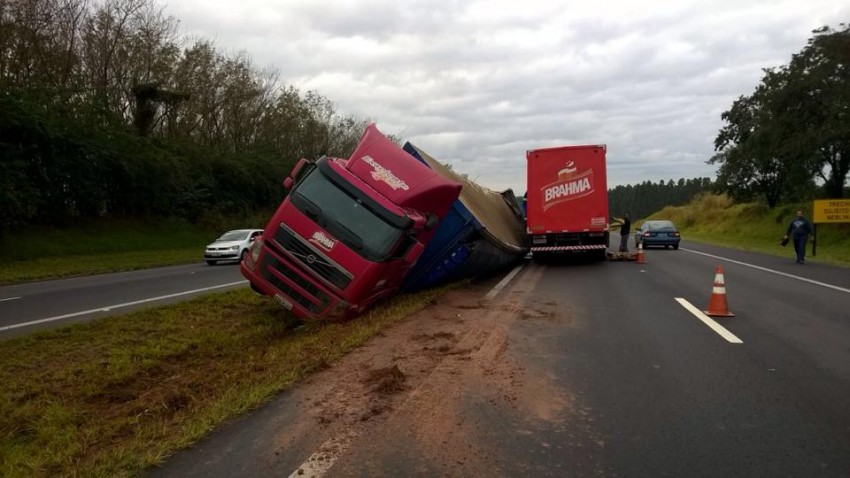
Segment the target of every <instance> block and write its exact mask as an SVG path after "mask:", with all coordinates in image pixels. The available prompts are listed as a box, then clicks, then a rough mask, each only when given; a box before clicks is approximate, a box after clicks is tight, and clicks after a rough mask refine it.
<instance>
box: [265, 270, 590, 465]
mask: <svg viewBox="0 0 850 478" xmlns="http://www.w3.org/2000/svg"><path fill="white" fill-rule="evenodd" d="M541 275H542V268H540V267H535V266H531V267H529V269H527V270H525V271H523V277H522V280H521V281H514V284H512V285H511V287H509V288H507V289H506V290H505V291H502V292H501V293H500V294H498V295H497V297H495V298H494V299H492V300H486V299H485V295H486V294H487V291H488V290H489V287H491V286H492V283H491V284H489V286H488V287H487V288H485V287H484V286H480V285H479V286H471V287H468V288H463V289H457V290H453V291H450V292H448V293H447V294H446V295H444V296H443V297H441V298H440V299H438V300H437V301H436V303H435V304H434V305H433V306H431V307H429V308H427V309H425V310H423V311H421V312H419V313H417V314H415V315H413V316H411V317H409V318H408V319H406V320H405V321H404V322H401V323H399V324H396V325H394V326H393V327H391V328H389V329H387V330H386V331H384V332H383V333H382V334H381V335H380V336H379V337H377V338H375V339H373V340H372V341H370V342H369V343H368V344H367V345H366V346H364V347H362V348H360V349H358V350H357V351H355V352H353V353H352V354H350V355H349V356H348V357H346V358H345V359H343V360H342V361H341V362H340V363H338V364H335V365H334V366H333V367H332V368H330V369H328V370H325V371H322V372H321V373H319V374H317V375H315V376H313V377H312V378H311V379H309V380H308V381H307V382H306V383H304V384H302V385H301V386H300V387H299V389H300V391H301V392H303V393H304V395H305V396H309V397H311V398H310V399H309V402H308V403H301V404H300V405H301V406H303V407H304V408H305V412H306V413H305V414H304V415H306V416H307V417H309V419H310V420H312V423H313V427H319V430H317V431H321V432H322V433H321V435H322V436H323V437H326V441H324V443H323V444H322V445H321V446H319V447H318V448H317V450H316V452H315V453H313V455H312V456H311V457H310V458H308V459H307V460H306V462H304V464H303V465H302V466H301V467H300V468H298V469H297V470H294V471H295V474H296V475H297V476H322V475H324V474H328V475H330V476H344V475H346V474H349V472H350V473H351V474H362V473H364V471H365V472H366V474H368V475H370V476H375V475H380V474H382V473H387V470H385V469H384V468H383V467H384V466H385V463H382V462H381V460H379V459H378V458H375V460H374V463H372V464H371V465H370V464H369V463H364V462H363V461H360V460H346V459H345V458H346V455H348V456H349V458H350V455H352V454H354V455H356V454H357V453H358V451H357V450H362V449H363V448H364V447H366V448H368V447H369V446H370V445H371V446H377V445H375V443H376V440H373V439H372V438H374V437H377V436H381V437H384V439H386V437H388V436H391V437H397V439H398V442H399V443H400V442H402V441H403V442H405V443H407V444H408V445H407V446H413V447H415V449H416V455H418V456H419V457H421V458H420V459H422V460H423V461H424V462H426V463H424V464H423V468H422V470H421V471H422V472H423V473H426V471H427V472H434V471H436V472H437V473H440V474H455V472H454V471H451V470H449V469H443V468H442V467H443V466H451V467H457V466H462V467H463V473H462V475H465V476H475V475H479V476H485V475H488V474H489V475H491V476H492V474H493V472H494V464H495V463H498V461H499V457H496V456H492V454H491V451H490V450H489V449H488V447H487V446H486V443H481V440H480V436H478V437H477V436H476V430H475V426H474V425H473V423H472V422H471V421H469V420H467V419H466V418H465V416H464V413H463V411H464V407H467V406H468V404H469V399H470V393H469V391H470V390H472V391H474V400H477V401H484V403H489V404H490V405H491V406H493V407H507V408H508V409H510V410H513V411H514V413H515V415H517V416H524V417H528V419H529V420H536V421H549V422H554V421H559V420H563V417H564V416H565V413H566V412H567V411H568V409H569V408H570V407H572V406H573V403H572V399H571V398H570V394H569V393H568V392H567V391H565V390H561V389H558V386H557V385H556V384H555V381H553V380H551V379H550V378H548V376H547V375H546V374H544V373H537V372H536V371H529V370H526V369H525V368H524V367H523V366H521V365H520V364H519V362H518V361H517V359H516V357H515V356H514V355H513V354H512V353H511V343H510V341H509V339H508V333H507V332H508V329H509V328H510V327H511V326H512V324H514V323H516V322H518V321H528V320H543V321H559V322H562V323H567V324H568V323H569V322H570V321H571V318H570V316H569V314H568V313H565V312H564V308H563V307H562V304H558V303H557V302H556V301H549V302H545V303H541V304H536V303H534V302H533V301H531V300H530V295H531V293H532V291H533V290H534V287H535V285H536V284H537V282H538V281H539V280H540V276H541ZM302 416H303V415H302ZM551 425H552V426H554V427H557V426H558V424H557V423H552V424H551ZM305 427H306V428H310V425H308V424H300V425H298V424H293V426H292V427H291V428H290V432H288V433H287V432H285V433H281V434H279V435H278V436H277V437H276V444H275V446H276V447H277V450H278V451H279V452H280V453H286V450H287V448H288V447H289V445H290V444H292V443H295V441H297V440H299V439H300V438H299V436H300V437H303V436H304V435H303V433H304V432H305ZM296 430H297V434H298V435H296V434H295V433H296ZM520 433H523V432H522V431H520ZM528 433H532V432H530V431H529V432H528ZM544 446H548V445H546V444H544ZM380 453H381V451H380V450H378V451H377V452H374V451H373V452H367V454H369V456H375V455H376V454H380ZM349 461H351V462H349ZM352 463H356V464H355V465H352ZM435 463H437V464H445V465H439V466H437V465H434V464H435ZM351 466H355V468H350V467H351ZM347 467H349V468H348V469H347Z"/></svg>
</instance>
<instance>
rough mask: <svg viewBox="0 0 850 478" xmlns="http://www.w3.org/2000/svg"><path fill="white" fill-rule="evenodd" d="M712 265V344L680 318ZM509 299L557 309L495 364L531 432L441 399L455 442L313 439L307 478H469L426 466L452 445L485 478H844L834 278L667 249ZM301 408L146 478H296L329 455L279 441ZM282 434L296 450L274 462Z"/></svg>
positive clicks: (374, 432)
mask: <svg viewBox="0 0 850 478" xmlns="http://www.w3.org/2000/svg"><path fill="white" fill-rule="evenodd" d="M717 266H722V267H723V272H724V278H725V282H726V291H727V303H728V306H729V309H730V311H731V312H732V313H734V314H735V317H732V318H722V319H720V318H718V319H715V321H714V322H715V323H716V324H717V325H716V326H715V327H714V328H712V327H709V325H707V323H706V322H705V321H704V320H701V319H700V318H699V317H698V316H697V315H698V314H697V315H695V314H694V313H692V312H691V311H690V310H688V308H686V307H685V306H684V305H683V304H687V303H689V304H692V305H693V306H694V308H695V309H697V310H703V309H705V308H706V307H707V306H708V303H709V298H710V296H711V293H712V285H713V282H714V278H715V268H716V267H717ZM529 281H534V283H533V284H531V285H529V284H528V282H529ZM523 284H524V285H525V286H526V287H530V288H531V289H532V292H531V293H530V295H528V297H527V298H524V299H523V300H524V301H525V302H524V304H525V307H526V308H527V309H528V310H534V309H540V308H545V307H546V305H548V304H559V305H558V308H557V312H556V313H554V314H553V316H551V317H543V318H541V319H539V320H538V319H534V318H531V319H528V320H514V321H512V322H510V325H508V327H509V328H508V330H507V337H508V344H507V348H508V349H509V350H510V353H511V354H512V356H513V357H515V359H516V360H517V361H518V363H519V367H518V370H521V371H523V373H524V374H526V375H527V376H528V377H531V378H535V380H538V381H542V382H545V383H547V385H546V386H545V387H540V388H539V390H538V389H535V390H532V391H531V392H530V393H539V394H543V395H542V396H541V397H537V398H542V399H543V400H548V401H551V402H553V403H554V402H557V403H560V404H562V405H563V406H560V407H551V408H550V409H547V410H546V413H542V414H541V416H543V415H546V416H545V419H542V418H541V417H535V416H523V415H521V414H518V412H517V410H516V409H515V408H513V409H512V408H511V407H504V406H495V405H493V402H492V400H491V401H488V400H485V399H483V398H481V397H477V396H476V390H463V391H455V395H461V396H462V398H463V401H464V403H465V404H466V406H465V407H463V408H462V411H461V412H460V413H459V415H458V416H457V417H456V420H457V426H458V432H457V433H458V434H462V437H463V438H462V439H459V438H458V437H451V436H445V439H444V440H443V441H442V442H435V443H431V444H429V445H430V446H429V450H428V455H427V456H426V455H425V454H424V451H423V449H422V448H421V447H418V446H410V444H411V442H410V441H409V440H406V437H408V436H409V430H412V429H413V430H415V428H416V427H417V425H418V424H417V423H411V422H408V421H406V418H405V417H409V416H410V415H411V414H410V413H409V410H408V412H407V413H406V414H405V413H402V412H404V410H401V411H398V412H395V413H394V416H390V417H387V418H386V419H385V422H383V423H384V425H383V426H382V427H373V428H371V429H368V432H364V433H360V435H359V436H355V435H351V436H349V438H348V439H345V437H343V438H341V439H340V440H337V441H336V442H333V441H327V442H326V441H324V438H322V439H321V440H319V441H318V443H326V444H327V443H341V442H344V443H345V447H344V449H343V450H342V451H337V452H336V453H335V458H334V460H335V461H327V462H325V463H324V464H323V466H322V467H320V468H318V470H319V472H318V473H316V470H317V468H315V467H314V468H311V470H312V472H311V473H312V475H311V476H321V475H327V476H433V475H435V474H436V475H448V476H474V475H475V473H472V472H470V471H469V470H470V469H469V468H464V466H465V464H464V460H458V459H454V458H453V459H451V460H448V459H447V460H444V461H443V462H442V463H439V464H438V463H435V462H434V460H433V457H434V456H438V457H439V456H445V457H457V456H458V453H459V451H458V447H459V445H458V444H459V443H462V444H463V446H464V447H465V446H466V444H465V441H463V440H466V441H469V442H475V449H476V450H485V451H486V456H487V457H489V458H490V460H491V462H490V463H489V464H488V469H487V471H488V473H487V474H488V475H489V476H558V477H560V476H626V477H632V476H639V477H642V476H647V477H656V476H676V477H678V476H688V477H701V476H706V477H731V476H735V477H737V476H746V477H751V476H769V477H773V476H806V477H808V476H818V477H833V476H834V477H845V478H846V477H847V476H850V401H848V400H850V399H848V397H850V271H848V270H847V269H842V268H834V267H829V266H824V265H819V264H816V263H808V264H806V265H797V264H795V263H794V262H793V259H792V258H791V256H790V255H789V257H788V258H776V257H771V256H764V255H760V254H755V253H746V252H739V251H731V250H726V249H723V248H718V247H710V246H702V245H697V244H688V243H683V244H682V248H681V249H680V250H679V251H673V250H652V251H647V263H646V264H642V265H641V264H636V263H632V262H623V263H607V264H572V265H550V266H539V265H534V264H529V265H527V266H526V267H525V269H524V270H523V271H521V272H520V273H519V274H518V275H517V276H516V278H515V279H514V281H513V282H512V283H511V285H510V286H509V287H508V288H506V289H505V291H503V292H502V293H500V294H499V295H500V296H504V297H507V296H509V295H511V294H512V293H513V292H512V291H511V289H512V288H514V289H515V288H517V287H519V286H522V285H523ZM721 327H722V330H725V332H724V334H725V336H724V335H721V333H719V331H722V330H721ZM729 334H731V335H729ZM732 336H734V338H735V339H737V340H732V338H731V337H732ZM730 340H731V341H730ZM427 393H429V392H428V390H427V387H423V388H422V389H421V390H415V391H414V392H412V395H413V396H414V397H415V396H416V395H420V396H421V395H422V394H427ZM520 393H521V392H520ZM302 395H304V394H300V392H299V390H298V389H295V390H292V391H290V392H287V393H284V394H282V395H281V396H280V398H278V399H277V400H276V401H274V402H273V403H271V404H270V405H269V406H267V407H265V408H263V409H262V410H259V411H258V412H256V413H254V414H252V415H249V416H246V417H243V418H242V419H240V420H237V421H236V422H235V423H232V424H230V425H227V426H225V427H223V428H222V429H220V430H219V431H217V432H216V433H214V434H213V435H212V436H211V437H209V438H208V439H206V440H204V441H202V443H200V444H199V445H198V446H196V447H194V448H193V449H191V450H188V451H186V452H183V453H180V454H178V455H177V456H175V457H173V459H171V460H170V461H169V462H167V463H166V464H165V465H164V466H163V467H161V468H158V469H155V470H150V473H149V474H151V475H154V476H181V477H184V476H185V477H188V476H288V475H290V473H292V475H291V476H300V475H299V474H298V471H297V470H299V469H301V470H302V471H303V469H304V467H303V466H302V465H301V464H302V463H304V462H305V460H307V458H308V457H310V456H311V454H313V455H314V456H315V454H314V452H315V453H319V454H320V455H321V454H322V453H326V454H327V456H330V455H334V453H332V452H333V450H327V449H325V450H324V451H323V450H322V449H321V448H320V449H319V450H315V449H312V448H311V445H310V444H311V443H313V442H316V440H317V439H318V438H313V433H318V432H317V430H319V429H318V428H316V429H313V428H309V427H308V428H297V430H289V428H290V427H293V426H295V425H293V424H296V423H300V424H301V425H299V426H305V427H306V425H303V423H304V422H303V420H301V421H299V419H300V418H299V416H298V413H299V406H303V405H301V404H302V403H305V402H310V401H312V400H313V398H311V397H310V396H302ZM437 395H438V394H437ZM410 403H416V400H415V399H412V400H411V402H410ZM408 408H409V407H408ZM414 415H415V414H414ZM552 415H555V416H552ZM284 432H286V433H289V434H291V435H294V436H296V437H300V438H298V440H297V441H296V443H295V445H293V446H282V445H281V443H280V441H279V440H278V441H276V438H279V437H280V436H282V435H283V434H284ZM406 433H408V435H406ZM352 436H353V437H354V438H351V437H352ZM458 440H461V441H458ZM447 444H448V445H447ZM448 447H453V448H454V449H453V450H448V449H446V448H448ZM470 448H472V444H470ZM482 453H484V452H482ZM470 458H472V457H470ZM328 460H330V458H328ZM261 465H262V466H261ZM479 467H480V464H479ZM308 468H309V467H308ZM479 470H480V468H479ZM304 476H308V475H304Z"/></svg>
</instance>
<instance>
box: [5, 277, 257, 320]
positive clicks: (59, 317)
mask: <svg viewBox="0 0 850 478" xmlns="http://www.w3.org/2000/svg"><path fill="white" fill-rule="evenodd" d="M247 282H248V281H247V280H242V281H238V282H230V283H227V284H220V285H214V286H212V287H204V288H203V289H195V290H187V291H186V292H178V293H176V294H168V295H162V296H159V297H151V298H149V299H142V300H136V301H133V302H125V303H123V304H117V305H105V306H103V307H98V308H97V309H89V310H84V311H82V312H74V313H72V314H65V315H57V316H56V317H48V318H46V319H38V320H33V321H30V322H21V323H20V324H12V325H6V326H4V327H0V332H2V331H4V330H10V329H17V328H20V327H29V326H30V325H36V324H43V323H45V322H53V321H56V320H63V319H70V318H71V317H77V316H80V315H86V314H92V313H95V312H109V311H111V310H112V309H119V308H121V307H130V306H131V305H138V304H144V303H146V302H154V301H157V300H164V299H170V298H172V297H180V296H181V295H189V294H196V293H198V292H206V291H208V290H213V289H221V288H222V287H231V286H234V285H239V284H245V283H247Z"/></svg>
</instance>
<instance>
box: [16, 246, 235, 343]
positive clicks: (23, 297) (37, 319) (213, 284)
mask: <svg viewBox="0 0 850 478" xmlns="http://www.w3.org/2000/svg"><path fill="white" fill-rule="evenodd" d="M246 284H247V281H245V279H244V278H243V277H242V274H240V273H239V266H238V265H237V264H229V263H228V264H221V265H217V266H207V265H206V264H204V263H200V264H191V265H185V266H174V267H163V268H158V269H147V270H141V271H132V272H121V273H116V274H104V275H98V276H90V277H77V278H71V279H61V280H52V281H43V282H32V283H28V284H20V285H12V286H5V287H0V339H2V338H6V337H12V336H15V335H22V334H26V333H30V332H33V331H36V330H44V329H46V328H50V327H58V326H61V325H66V324H70V323H75V322H82V321H86V320H92V319H94V318H98V317H106V316H110V315H117V314H122V313H126V312H129V311H132V310H137V309H139V308H144V307H151V306H156V305H163V304H167V303H172V302H176V301H180V300H185V299H187V298H191V297H195V296H198V295H200V294H204V293H208V292H215V291H221V290H226V289H229V288H234V287H244V286H245V285H246Z"/></svg>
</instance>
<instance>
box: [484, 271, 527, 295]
mask: <svg viewBox="0 0 850 478" xmlns="http://www.w3.org/2000/svg"><path fill="white" fill-rule="evenodd" d="M523 267H525V264H520V265H518V266H516V267H514V270H512V271H511V272H510V273H508V275H506V276H505V278H504V279H502V280H500V281H499V283H498V284H496V285H495V287H493V289H492V290H490V292H488V293H487V295H485V296H484V300H490V299H492V298H493V297H496V294H498V293H499V292H501V291H502V289H504V288H505V286H506V285H508V282H510V281H511V279H513V278H514V276H515V275H517V274H519V271H520V270H522V268H523Z"/></svg>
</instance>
